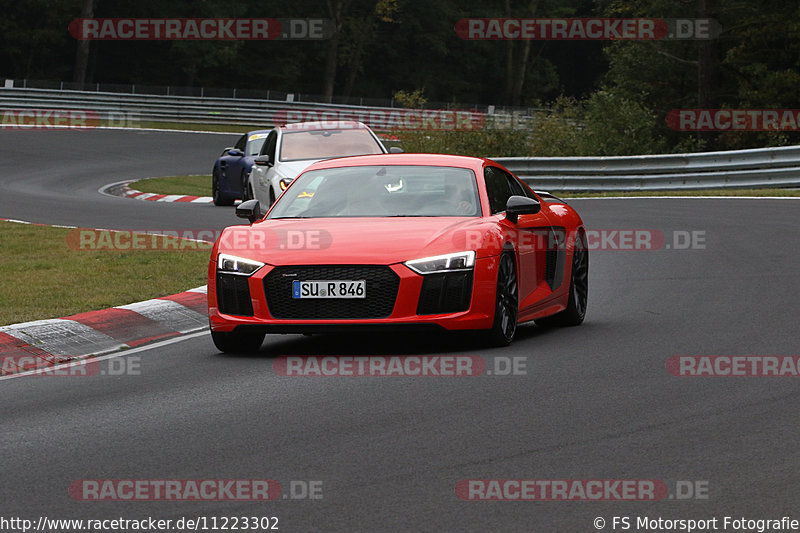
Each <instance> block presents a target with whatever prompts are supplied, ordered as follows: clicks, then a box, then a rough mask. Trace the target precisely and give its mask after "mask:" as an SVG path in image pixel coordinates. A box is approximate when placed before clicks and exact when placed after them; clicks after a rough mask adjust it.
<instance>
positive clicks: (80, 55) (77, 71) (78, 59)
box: [72, 0, 94, 88]
mask: <svg viewBox="0 0 800 533" xmlns="http://www.w3.org/2000/svg"><path fill="white" fill-rule="evenodd" d="M93 16H94V0H83V7H82V8H81V18H85V19H86V18H92V17H93ZM90 43H91V41H85V40H84V41H78V49H77V51H76V52H75V67H74V68H73V71H72V81H73V82H75V83H79V84H81V88H83V84H85V83H86V69H87V67H88V65H89V44H90Z"/></svg>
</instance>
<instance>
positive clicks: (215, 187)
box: [211, 168, 233, 205]
mask: <svg viewBox="0 0 800 533" xmlns="http://www.w3.org/2000/svg"><path fill="white" fill-rule="evenodd" d="M211 194H212V197H213V199H214V205H233V200H231V199H229V198H226V197H225V195H223V194H222V191H221V190H220V186H219V173H218V172H217V169H216V168H215V169H214V172H213V173H212V174H211Z"/></svg>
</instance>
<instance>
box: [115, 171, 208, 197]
mask: <svg viewBox="0 0 800 533" xmlns="http://www.w3.org/2000/svg"><path fill="white" fill-rule="evenodd" d="M128 186H129V187H130V188H131V189H136V190H137V191H142V192H154V193H158V194H183V195H186V196H211V175H210V174H208V175H205V176H196V175H195V176H170V177H168V178H147V179H143V180H139V181H134V182H133V183H131V184H129V185H128Z"/></svg>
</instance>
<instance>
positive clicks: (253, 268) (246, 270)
mask: <svg viewBox="0 0 800 533" xmlns="http://www.w3.org/2000/svg"><path fill="white" fill-rule="evenodd" d="M263 266H264V263H262V262H260V261H254V260H253V259H245V258H243V257H236V256H235V255H228V254H219V256H218V257H217V272H225V273H227V274H239V275H240V276H250V275H252V274H255V273H256V272H257V271H258V269H259V268H261V267H263Z"/></svg>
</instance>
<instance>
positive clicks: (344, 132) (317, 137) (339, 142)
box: [279, 128, 383, 161]
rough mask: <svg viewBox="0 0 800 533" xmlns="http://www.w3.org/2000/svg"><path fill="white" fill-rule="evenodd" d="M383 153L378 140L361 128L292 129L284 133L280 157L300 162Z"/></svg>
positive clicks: (283, 159)
mask: <svg viewBox="0 0 800 533" xmlns="http://www.w3.org/2000/svg"><path fill="white" fill-rule="evenodd" d="M382 153H383V150H381V147H380V145H379V144H378V142H377V141H376V140H375V138H374V137H373V136H372V134H370V132H369V131H368V130H366V129H364V128H353V129H339V130H312V131H292V132H285V133H284V134H283V140H282V141H281V153H280V155H279V159H280V160H281V161H302V160H304V159H328V158H331V157H345V156H348V155H368V154H382Z"/></svg>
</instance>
